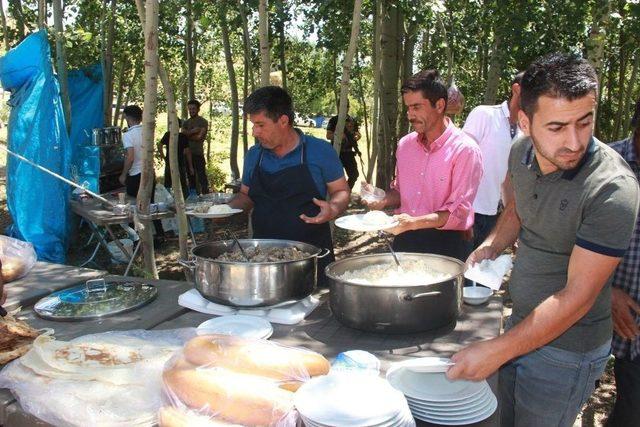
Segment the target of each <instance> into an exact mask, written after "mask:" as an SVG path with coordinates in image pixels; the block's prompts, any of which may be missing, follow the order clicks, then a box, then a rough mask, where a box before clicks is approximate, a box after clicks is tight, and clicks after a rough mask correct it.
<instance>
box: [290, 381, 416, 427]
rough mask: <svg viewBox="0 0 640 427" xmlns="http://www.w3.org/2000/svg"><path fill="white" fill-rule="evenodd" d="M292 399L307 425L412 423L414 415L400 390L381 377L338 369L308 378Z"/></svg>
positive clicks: (402, 425)
mask: <svg viewBox="0 0 640 427" xmlns="http://www.w3.org/2000/svg"><path fill="white" fill-rule="evenodd" d="M294 403H295V406H296V408H297V409H298V412H299V413H300V416H301V418H302V421H303V422H304V424H305V425H306V426H307V427H325V426H362V427H364V426H371V427H374V426H375V427H391V426H394V427H411V426H415V421H414V420H413V416H412V415H411V412H410V411H409V407H408V406H407V401H406V400H405V398H404V396H403V395H402V393H400V392H398V390H395V389H394V388H393V387H391V385H390V384H389V383H388V382H387V381H385V380H384V379H382V378H379V377H377V376H372V375H366V374H361V373H338V374H331V375H326V376H322V377H316V378H313V379H311V380H309V381H307V382H306V383H305V384H304V385H303V386H302V387H300V389H298V391H297V392H296V394H295V397H294Z"/></svg>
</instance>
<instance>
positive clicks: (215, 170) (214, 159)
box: [207, 151, 229, 191]
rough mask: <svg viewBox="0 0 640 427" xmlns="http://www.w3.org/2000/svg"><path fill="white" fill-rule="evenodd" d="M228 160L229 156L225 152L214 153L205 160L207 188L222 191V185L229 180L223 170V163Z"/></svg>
mask: <svg viewBox="0 0 640 427" xmlns="http://www.w3.org/2000/svg"><path fill="white" fill-rule="evenodd" d="M228 159H229V154H228V153H227V152H219V151H218V152H216V151H214V152H213V153H211V156H210V157H209V159H208V160H207V178H208V179H209V186H210V187H211V188H212V189H215V191H224V185H225V184H226V183H227V182H229V178H228V177H227V174H226V172H225V171H224V170H223V163H224V162H225V161H226V160H228Z"/></svg>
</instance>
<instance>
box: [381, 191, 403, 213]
mask: <svg viewBox="0 0 640 427" xmlns="http://www.w3.org/2000/svg"><path fill="white" fill-rule="evenodd" d="M399 206H400V192H399V191H398V190H394V189H391V190H387V193H386V194H385V196H384V207H385V208H393V209H395V208H397V207H399Z"/></svg>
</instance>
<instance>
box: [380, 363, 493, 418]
mask: <svg viewBox="0 0 640 427" xmlns="http://www.w3.org/2000/svg"><path fill="white" fill-rule="evenodd" d="M387 380H388V381H389V383H391V385H392V386H393V387H395V388H396V389H398V390H400V391H401V392H402V393H404V395H405V397H406V398H407V402H408V404H409V408H411V413H412V414H413V416H414V417H415V418H416V419H418V420H422V421H427V422H429V423H433V424H441V425H464V424H472V423H476V422H479V421H482V420H484V419H486V418H488V417H489V416H490V415H491V414H493V413H494V412H495V410H496V408H497V407H498V400H497V399H496V396H495V395H494V394H493V392H492V391H491V389H490V388H489V384H487V382H486V381H481V382H472V381H461V380H459V381H450V380H449V379H447V378H446V376H445V373H444V372H424V371H422V372H421V371H420V369H416V368H415V363H413V364H405V365H403V364H402V363H400V364H397V365H395V366H392V367H391V368H390V369H389V370H388V371H387Z"/></svg>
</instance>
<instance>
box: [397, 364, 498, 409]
mask: <svg viewBox="0 0 640 427" xmlns="http://www.w3.org/2000/svg"><path fill="white" fill-rule="evenodd" d="M387 380H388V381H389V383H391V385H392V386H393V387H395V388H397V389H398V390H400V391H401V392H402V393H404V394H405V395H406V396H409V397H412V398H414V399H419V400H425V401H430V402H460V401H464V400H466V399H469V398H470V397H472V396H474V395H476V394H477V393H480V392H482V391H483V390H485V389H486V388H488V387H489V385H488V384H487V382H486V381H480V382H473V381H464V380H457V381H451V380H449V379H447V377H446V376H445V374H444V373H420V372H413V371H410V370H408V369H406V368H405V367H402V366H396V367H395V368H391V369H389V370H388V371H387Z"/></svg>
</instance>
